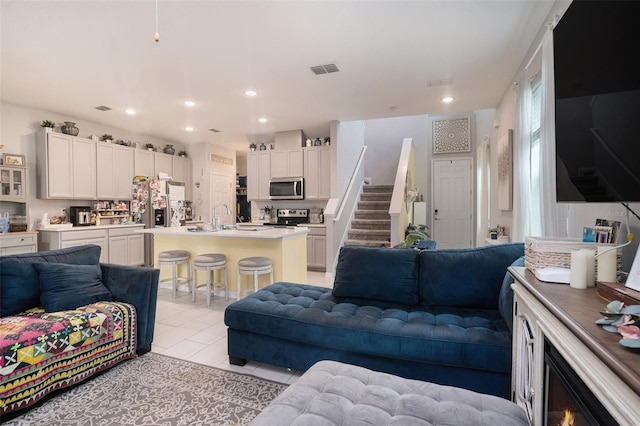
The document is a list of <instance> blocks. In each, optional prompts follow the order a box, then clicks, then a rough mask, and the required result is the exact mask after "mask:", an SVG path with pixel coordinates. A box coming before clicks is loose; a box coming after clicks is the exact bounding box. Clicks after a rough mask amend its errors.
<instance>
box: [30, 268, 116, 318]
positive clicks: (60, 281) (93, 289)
mask: <svg viewBox="0 0 640 426" xmlns="http://www.w3.org/2000/svg"><path fill="white" fill-rule="evenodd" d="M33 267H34V268H35V269H36V270H37V271H38V273H39V281H40V290H41V294H40V301H41V302H42V305H43V306H44V310H45V311H46V312H59V311H66V310H72V309H76V308H78V307H80V306H84V305H89V304H91V303H95V302H100V301H111V300H113V297H112V296H111V292H110V291H109V290H108V289H107V288H106V287H105V286H104V285H103V284H102V269H101V268H100V265H67V264H64V263H34V264H33Z"/></svg>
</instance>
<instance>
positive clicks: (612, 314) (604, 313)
mask: <svg viewBox="0 0 640 426" xmlns="http://www.w3.org/2000/svg"><path fill="white" fill-rule="evenodd" d="M600 315H602V316H605V317H608V318H618V317H621V316H622V313H620V312H609V311H600Z"/></svg>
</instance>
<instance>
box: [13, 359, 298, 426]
mask: <svg viewBox="0 0 640 426" xmlns="http://www.w3.org/2000/svg"><path fill="white" fill-rule="evenodd" d="M286 387H287V385H284V384H281V383H276V382H272V381H269V380H264V379H260V378H257V377H254V376H249V375H245V374H238V373H233V372H231V371H226V370H220V369H218V368H214V367H208V366H206V365H202V364H195V363H192V362H189V361H184V360H180V359H176V358H172V357H168V356H164V355H160V354H156V353H152V352H149V353H146V354H145V355H143V356H141V357H139V358H136V359H132V360H129V361H125V362H123V363H121V364H119V365H117V366H115V367H113V368H111V369H109V370H107V371H106V372H104V373H103V374H101V375H99V376H97V377H94V378H92V379H89V380H88V381H86V382H85V383H82V384H80V385H77V386H75V387H73V388H71V389H69V390H68V391H66V392H64V393H61V394H59V395H56V396H54V397H52V398H50V399H48V400H47V401H45V402H44V403H43V404H42V405H40V406H37V407H35V408H33V409H32V410H31V411H28V412H26V413H24V414H23V415H21V416H19V417H16V418H14V419H12V420H9V421H7V422H4V421H3V422H2V423H3V424H5V425H7V426H9V425H12V426H13V425H47V426H63V425H64V426H80V425H100V426H123V425H139V426H147V425H149V426H151V425H163V426H169V425H176V426H177V425H190V426H191V425H203V426H204V425H206V426H209V425H246V424H248V423H250V422H251V420H253V418H254V417H255V416H257V415H258V413H260V411H262V410H263V409H264V408H265V407H266V406H267V405H269V403H270V402H271V400H273V398H275V397H276V396H277V395H278V394H280V393H281V392H282V391H283V390H284V389H285V388H286Z"/></svg>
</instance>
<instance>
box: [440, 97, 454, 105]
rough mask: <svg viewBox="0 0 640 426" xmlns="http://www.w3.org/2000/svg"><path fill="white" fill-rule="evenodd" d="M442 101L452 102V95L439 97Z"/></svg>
mask: <svg viewBox="0 0 640 426" xmlns="http://www.w3.org/2000/svg"><path fill="white" fill-rule="evenodd" d="M440 100H441V101H442V102H444V103H445V104H448V103H451V102H453V96H445V97H444V98H442V99H440Z"/></svg>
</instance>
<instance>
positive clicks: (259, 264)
mask: <svg viewBox="0 0 640 426" xmlns="http://www.w3.org/2000/svg"><path fill="white" fill-rule="evenodd" d="M262 274H269V275H270V281H269V284H273V262H272V261H271V259H269V258H268V257H245V258H243V259H240V260H238V279H237V281H236V283H237V285H238V287H237V288H238V295H237V298H238V299H240V287H241V286H240V284H241V283H240V275H253V291H254V292H257V291H258V275H262Z"/></svg>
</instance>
